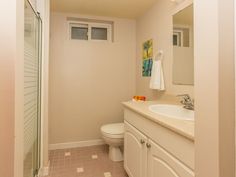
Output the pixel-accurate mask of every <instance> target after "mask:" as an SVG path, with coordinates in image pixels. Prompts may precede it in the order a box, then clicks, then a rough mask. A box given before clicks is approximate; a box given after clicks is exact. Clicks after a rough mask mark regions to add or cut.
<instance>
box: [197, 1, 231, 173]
mask: <svg viewBox="0 0 236 177" xmlns="http://www.w3.org/2000/svg"><path fill="white" fill-rule="evenodd" d="M194 8H195V98H196V99H195V100H196V101H195V103H196V111H195V117H196V121H195V123H196V125H195V137H196V138H195V149H196V151H195V157H196V159H195V164H196V167H195V169H196V177H209V176H212V177H226V176H227V177H233V176H234V117H235V116H234V82H235V79H234V49H233V36H234V34H233V0H230V1H227V2H226V1H223V0H219V1H214V0H210V1H205V0H198V1H195V4H194ZM209 9H211V13H209ZM203 17H204V18H203Z"/></svg>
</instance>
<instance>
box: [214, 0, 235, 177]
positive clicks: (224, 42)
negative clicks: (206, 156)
mask: <svg viewBox="0 0 236 177" xmlns="http://www.w3.org/2000/svg"><path fill="white" fill-rule="evenodd" d="M218 15H219V49H220V50H219V84H220V86H219V99H220V102H219V107H220V110H219V111H220V112H219V115H220V120H219V133H220V137H219V139H220V176H221V177H224V176H227V177H234V172H235V169H234V167H235V166H234V163H235V162H234V158H235V154H234V153H235V152H234V150H235V146H234V136H235V130H234V128H235V123H234V122H235V112H234V111H235V109H234V108H235V99H234V98H235V95H234V94H235V87H234V86H235V75H234V72H235V68H234V62H235V61H234V0H229V1H227V2H225V1H224V0H219V14H218Z"/></svg>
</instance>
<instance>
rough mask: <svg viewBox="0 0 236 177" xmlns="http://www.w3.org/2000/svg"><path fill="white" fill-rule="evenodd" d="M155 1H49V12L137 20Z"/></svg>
mask: <svg viewBox="0 0 236 177" xmlns="http://www.w3.org/2000/svg"><path fill="white" fill-rule="evenodd" d="M155 2H157V0H51V10H52V11H56V12H67V13H79V14H87V15H97V16H110V17H121V18H137V17H139V16H140V15H142V14H143V13H144V12H146V11H147V10H148V9H149V8H151V6H152V5H153V4H155Z"/></svg>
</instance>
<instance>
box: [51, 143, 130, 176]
mask: <svg viewBox="0 0 236 177" xmlns="http://www.w3.org/2000/svg"><path fill="white" fill-rule="evenodd" d="M49 159H50V166H51V167H50V175H49V177H128V175H127V174H126V173H125V170H124V167H123V162H112V161H111V160H110V159H109V158H108V146H107V145H101V146H91V147H82V148H73V149H63V150H53V151H50V154H49Z"/></svg>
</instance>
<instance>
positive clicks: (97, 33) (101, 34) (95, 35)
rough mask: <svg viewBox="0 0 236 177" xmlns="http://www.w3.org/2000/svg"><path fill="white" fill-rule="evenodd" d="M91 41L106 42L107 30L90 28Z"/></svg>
mask: <svg viewBox="0 0 236 177" xmlns="http://www.w3.org/2000/svg"><path fill="white" fill-rule="evenodd" d="M91 38H92V39H95V40H107V28H98V27H92V35H91Z"/></svg>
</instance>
